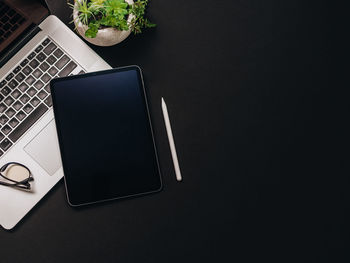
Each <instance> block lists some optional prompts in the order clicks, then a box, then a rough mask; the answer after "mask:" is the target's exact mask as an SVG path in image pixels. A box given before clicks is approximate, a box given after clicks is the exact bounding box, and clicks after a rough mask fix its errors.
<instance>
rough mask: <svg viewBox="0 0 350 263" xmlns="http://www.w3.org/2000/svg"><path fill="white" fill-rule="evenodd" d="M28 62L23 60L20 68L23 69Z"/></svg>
mask: <svg viewBox="0 0 350 263" xmlns="http://www.w3.org/2000/svg"><path fill="white" fill-rule="evenodd" d="M28 62H29V60H28V59H24V60H23V61H22V62H21V64H20V65H21V66H22V67H24V66H25V65H27V64H28Z"/></svg>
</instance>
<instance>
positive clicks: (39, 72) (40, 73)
mask: <svg viewBox="0 0 350 263" xmlns="http://www.w3.org/2000/svg"><path fill="white" fill-rule="evenodd" d="M42 74H43V73H42V72H41V70H40V69H38V68H37V69H36V70H34V72H33V76H34V77H36V78H39V77H40V76H41V75H42Z"/></svg>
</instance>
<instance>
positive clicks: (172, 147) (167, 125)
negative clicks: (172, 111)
mask: <svg viewBox="0 0 350 263" xmlns="http://www.w3.org/2000/svg"><path fill="white" fill-rule="evenodd" d="M162 110H163V117H164V122H165V128H166V132H167V134H168V140H169V145H170V151H171V157H172V158H173V163H174V168H175V174H176V180H178V181H181V180H182V176H181V171H180V166H179V161H178V159H177V154H176V148H175V142H174V137H173V132H172V130H171V125H170V120H169V114H168V109H167V107H166V104H165V101H164V99H163V97H162Z"/></svg>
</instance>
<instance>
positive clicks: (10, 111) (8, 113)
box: [5, 108, 16, 118]
mask: <svg viewBox="0 0 350 263" xmlns="http://www.w3.org/2000/svg"><path fill="white" fill-rule="evenodd" d="M15 113H16V112H15V110H14V109H12V108H9V109H8V110H7V111H6V112H5V114H6V115H7V117H9V118H11V117H12V116H13V115H15Z"/></svg>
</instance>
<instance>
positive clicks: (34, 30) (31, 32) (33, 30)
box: [0, 24, 41, 68]
mask: <svg viewBox="0 0 350 263" xmlns="http://www.w3.org/2000/svg"><path fill="white" fill-rule="evenodd" d="M40 31H41V29H40V28H39V26H37V25H35V24H31V25H30V26H29V27H28V29H27V30H26V31H25V32H24V33H23V34H24V35H25V36H24V37H23V34H21V36H20V37H23V38H22V39H21V40H20V41H19V42H17V43H16V44H15V45H14V46H13V47H11V48H10V49H9V50H8V51H7V52H6V54H5V55H4V56H3V57H2V58H0V68H1V67H2V66H3V65H5V64H6V62H7V61H9V60H10V59H11V58H12V57H13V56H14V55H15V54H16V53H17V52H18V51H19V50H20V49H21V48H22V47H23V46H24V45H25V44H27V43H28V42H29V41H30V40H31V39H32V38H33V37H34V36H35V35H36V34H38V33H39V32H40Z"/></svg>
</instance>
